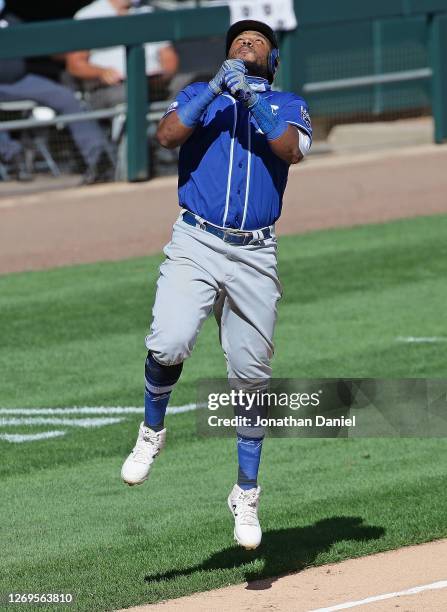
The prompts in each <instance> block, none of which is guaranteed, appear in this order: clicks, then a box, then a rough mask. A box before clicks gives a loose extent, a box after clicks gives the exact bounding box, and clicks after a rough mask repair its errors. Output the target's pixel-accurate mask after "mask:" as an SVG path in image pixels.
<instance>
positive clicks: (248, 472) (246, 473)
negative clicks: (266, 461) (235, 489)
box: [237, 435, 263, 491]
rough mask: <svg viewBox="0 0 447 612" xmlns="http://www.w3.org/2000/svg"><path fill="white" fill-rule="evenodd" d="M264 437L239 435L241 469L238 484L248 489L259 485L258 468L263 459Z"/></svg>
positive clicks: (238, 449)
mask: <svg viewBox="0 0 447 612" xmlns="http://www.w3.org/2000/svg"><path fill="white" fill-rule="evenodd" d="M262 442H263V438H244V437H243V436H239V435H238V437H237V457H238V462H239V471H238V477H237V484H238V485H239V486H240V488H241V489H244V491H247V490H248V489H253V488H256V487H257V486H258V470H259V462H260V461H261V451H262Z"/></svg>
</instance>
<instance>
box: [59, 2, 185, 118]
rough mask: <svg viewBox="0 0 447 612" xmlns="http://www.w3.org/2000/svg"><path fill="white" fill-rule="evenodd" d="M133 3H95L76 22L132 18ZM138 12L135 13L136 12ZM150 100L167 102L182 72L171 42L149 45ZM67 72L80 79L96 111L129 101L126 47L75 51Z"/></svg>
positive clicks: (80, 13)
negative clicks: (173, 81)
mask: <svg viewBox="0 0 447 612" xmlns="http://www.w3.org/2000/svg"><path fill="white" fill-rule="evenodd" d="M130 9H131V1H130V0H95V1H94V2H92V3H91V4H89V5H87V6H85V7H84V8H82V9H81V10H80V11H78V12H77V13H76V15H75V19H93V18H97V17H118V16H120V15H127V14H129V12H130ZM134 10H137V9H133V10H132V12H133V11H134ZM145 55H146V74H147V77H148V86H149V99H150V100H151V101H154V100H163V99H165V98H166V97H167V96H168V93H169V92H168V85H169V82H170V80H171V79H172V77H173V76H174V74H175V73H176V72H177V69H178V56H177V53H176V51H175V49H174V48H173V46H172V45H171V43H170V42H169V41H164V42H158V43H147V44H146V45H145ZM66 66H67V71H68V72H69V74H71V75H72V76H74V77H76V78H78V79H80V80H81V81H82V84H83V88H84V90H85V91H86V92H88V94H89V95H88V102H89V104H90V106H91V107H92V108H108V107H111V106H116V105H117V104H120V103H122V102H125V101H126V87H125V80H126V51H125V48H124V47H123V46H122V47H108V48H105V49H92V50H91V51H75V52H72V53H68V54H67V64H66Z"/></svg>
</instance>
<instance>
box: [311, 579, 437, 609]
mask: <svg viewBox="0 0 447 612" xmlns="http://www.w3.org/2000/svg"><path fill="white" fill-rule="evenodd" d="M445 588H447V580H440V581H438V582H432V583H431V584H423V585H422V586H417V587H413V588H411V589H406V590H405V591H396V592H394V593H384V594H383V595H374V596H372V597H367V598H366V599H359V600H357V601H348V602H346V603H341V604H338V605H336V606H329V608H318V609H315V610H310V611H309V612H336V611H337V610H347V609H348V608H356V607H357V606H363V605H365V604H369V603H373V602H375V601H383V600H385V599H393V598H394V597H404V596H405V595H416V594H417V593H422V592H423V591H433V590H436V589H445Z"/></svg>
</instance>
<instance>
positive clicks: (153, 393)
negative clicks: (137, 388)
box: [144, 351, 183, 431]
mask: <svg viewBox="0 0 447 612" xmlns="http://www.w3.org/2000/svg"><path fill="white" fill-rule="evenodd" d="M182 368H183V363H179V364H176V365H173V366H164V365H162V364H161V363H158V361H156V360H155V359H154V357H153V356H152V353H151V352H150V351H149V353H148V354H147V358H146V364H145V370H144V373H145V390H144V424H145V425H146V426H147V427H150V428H151V429H152V430H153V431H161V430H162V429H163V428H164V418H165V414H166V408H167V407H168V402H169V398H170V396H171V391H172V389H173V388H174V385H175V383H176V382H177V381H178V379H179V378H180V374H181V373H182Z"/></svg>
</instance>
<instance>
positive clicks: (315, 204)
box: [0, 145, 447, 274]
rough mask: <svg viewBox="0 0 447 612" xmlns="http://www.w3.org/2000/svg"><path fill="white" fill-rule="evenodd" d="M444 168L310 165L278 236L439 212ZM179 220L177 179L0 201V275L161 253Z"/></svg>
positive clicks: (364, 161)
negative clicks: (175, 223) (176, 220)
mask: <svg viewBox="0 0 447 612" xmlns="http://www.w3.org/2000/svg"><path fill="white" fill-rule="evenodd" d="M446 167H447V146H435V145H421V146H417V147H411V148H405V149H402V148H401V149H395V150H386V151H385V152H374V153H363V154H355V155H353V154H349V155H337V156H331V157H316V158H310V159H309V160H308V161H306V163H304V164H302V165H300V166H297V167H294V168H292V170H291V172H290V178H289V184H288V187H287V190H286V196H285V199H284V208H283V215H282V217H281V219H280V221H279V222H278V224H277V231H278V234H295V233H300V232H306V231H310V230H313V229H320V228H329V227H336V226H350V225H357V224H363V223H369V222H379V221H386V220H390V219H396V218H401V217H411V216H416V215H429V214H436V213H442V212H444V213H445V212H447V197H446V196H445V194H446V193H447V172H446V171H445V168H446ZM421 168H423V172H422V171H421ZM177 214H178V204H177V195H176V179H175V178H163V179H157V180H155V181H153V182H150V183H142V184H114V185H98V186H97V187H90V188H85V187H84V188H78V189H70V190H65V191H53V192H49V193H42V194H35V195H24V196H19V197H6V198H2V199H0V228H1V230H0V231H1V240H0V274H6V273H8V272H18V271H22V270H38V269H43V268H49V267H54V266H64V265H70V264H74V263H89V262H94V261H99V260H118V259H123V258H127V257H134V256H142V255H148V254H150V253H156V252H159V251H160V249H161V247H162V246H163V245H164V244H165V243H166V242H167V241H168V240H169V236H170V232H171V226H172V223H173V221H174V220H175V218H176V216H177Z"/></svg>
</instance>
